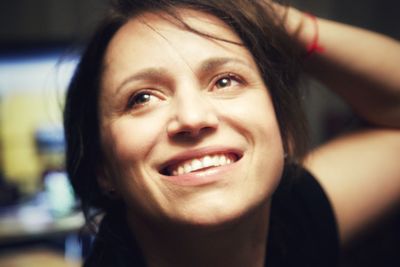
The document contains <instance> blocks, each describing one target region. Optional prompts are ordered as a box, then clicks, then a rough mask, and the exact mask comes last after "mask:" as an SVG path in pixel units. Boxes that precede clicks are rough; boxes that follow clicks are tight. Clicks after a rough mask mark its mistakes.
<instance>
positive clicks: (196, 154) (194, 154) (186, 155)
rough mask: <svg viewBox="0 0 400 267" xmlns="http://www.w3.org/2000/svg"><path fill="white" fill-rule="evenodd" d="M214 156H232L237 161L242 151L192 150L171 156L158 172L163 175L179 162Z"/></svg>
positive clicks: (234, 149)
mask: <svg viewBox="0 0 400 267" xmlns="http://www.w3.org/2000/svg"><path fill="white" fill-rule="evenodd" d="M216 154H234V155H235V157H236V158H237V159H240V158H241V157H242V155H243V151H241V150H239V149H237V148H229V147H204V148H198V149H192V150H186V151H184V152H181V153H178V154H176V155H174V156H172V157H171V158H170V159H169V160H167V161H166V162H165V163H163V164H162V165H161V166H160V168H159V171H160V173H162V174H165V172H166V170H167V169H168V168H169V167H170V166H173V165H177V164H179V162H184V161H186V160H190V159H195V158H200V157H204V156H206V155H216Z"/></svg>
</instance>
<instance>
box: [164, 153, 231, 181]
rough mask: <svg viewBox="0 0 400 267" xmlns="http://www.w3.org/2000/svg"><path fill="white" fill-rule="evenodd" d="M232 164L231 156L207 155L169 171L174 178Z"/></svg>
mask: <svg viewBox="0 0 400 267" xmlns="http://www.w3.org/2000/svg"><path fill="white" fill-rule="evenodd" d="M233 162H234V158H233V156H232V155H213V156H209V155H207V156H204V157H202V158H196V159H192V160H187V161H185V162H182V163H181V164H179V165H178V166H175V167H174V169H173V170H172V171H171V174H172V175H174V176H176V175H182V174H186V173H190V172H193V171H197V170H200V169H204V168H208V167H217V166H223V165H227V164H231V163H233Z"/></svg>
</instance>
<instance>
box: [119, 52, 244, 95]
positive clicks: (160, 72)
mask: <svg viewBox="0 0 400 267" xmlns="http://www.w3.org/2000/svg"><path fill="white" fill-rule="evenodd" d="M228 64H235V65H236V64H240V65H243V66H245V67H247V68H251V65H250V64H249V63H248V62H246V61H245V60H242V59H239V58H231V57H213V58H209V59H207V60H205V61H204V62H202V63H201V64H200V66H199V67H198V68H196V73H198V74H201V75H206V74H209V73H212V72H214V71H215V70H217V69H218V68H220V67H222V66H224V65H228ZM169 73H170V72H169V71H168V70H167V69H165V68H152V67H150V68H145V69H143V70H141V71H139V72H137V73H135V74H133V75H131V76H129V77H127V78H126V79H125V80H123V81H122V82H121V84H120V85H118V87H117V89H116V94H118V93H119V92H120V91H121V89H122V88H123V87H124V86H125V85H126V84H128V83H130V82H133V81H139V80H147V81H160V82H163V81H167V80H169V79H168V78H167V76H166V74H169Z"/></svg>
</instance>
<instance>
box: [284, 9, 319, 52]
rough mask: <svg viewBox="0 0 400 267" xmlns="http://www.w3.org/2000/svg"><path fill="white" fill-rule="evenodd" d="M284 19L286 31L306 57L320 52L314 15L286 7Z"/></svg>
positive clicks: (317, 26)
mask: <svg viewBox="0 0 400 267" xmlns="http://www.w3.org/2000/svg"><path fill="white" fill-rule="evenodd" d="M284 19H285V21H284V24H285V28H286V30H287V31H288V33H289V34H290V35H291V36H292V37H294V38H295V40H296V41H297V43H298V44H299V45H300V46H301V48H302V49H303V50H304V53H305V54H306V56H309V55H311V54H313V53H315V52H320V51H322V47H321V46H320V38H319V37H320V36H319V25H318V19H317V18H316V17H315V16H314V15H312V14H309V13H304V12H301V11H299V10H297V9H295V8H292V7H288V8H287V10H286V14H285V17H284Z"/></svg>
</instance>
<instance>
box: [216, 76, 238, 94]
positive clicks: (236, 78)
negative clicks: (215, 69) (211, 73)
mask: <svg viewBox="0 0 400 267" xmlns="http://www.w3.org/2000/svg"><path fill="white" fill-rule="evenodd" d="M223 79H229V82H230V83H232V81H234V82H237V83H238V84H243V83H244V81H243V79H242V78H241V77H239V76H238V75H236V74H233V73H224V74H221V75H218V76H217V77H216V78H215V79H214V82H213V87H214V86H217V83H218V82H219V81H221V80H223ZM231 86H235V85H231V84H229V85H227V86H226V87H231ZM220 89H224V88H216V90H220Z"/></svg>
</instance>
